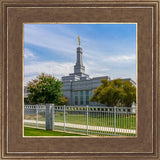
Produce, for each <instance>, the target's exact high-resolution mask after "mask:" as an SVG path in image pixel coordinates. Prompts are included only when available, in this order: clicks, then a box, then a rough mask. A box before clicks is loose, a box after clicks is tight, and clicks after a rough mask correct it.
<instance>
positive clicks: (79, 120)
mask: <svg viewBox="0 0 160 160" xmlns="http://www.w3.org/2000/svg"><path fill="white" fill-rule="evenodd" d="M65 119H66V121H65V122H66V123H74V124H84V125H86V122H87V118H86V115H84V114H74V112H73V113H71V112H70V113H68V114H66V115H65ZM55 122H64V116H63V114H62V113H56V114H55ZM88 125H90V126H105V127H114V115H112V114H110V115H105V114H102V113H97V114H89V116H88ZM116 128H123V129H136V116H135V115H129V114H128V115H127V114H126V115H125V114H121V115H117V116H116Z"/></svg>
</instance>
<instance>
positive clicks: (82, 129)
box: [24, 104, 136, 136]
mask: <svg viewBox="0 0 160 160" xmlns="http://www.w3.org/2000/svg"><path fill="white" fill-rule="evenodd" d="M24 126H30V127H36V128H44V129H51V130H61V131H64V132H74V133H79V134H86V135H92V136H136V108H133V107H99V106H54V105H52V104H48V105H25V106H24Z"/></svg>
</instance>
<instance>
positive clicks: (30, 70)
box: [24, 24, 136, 84]
mask: <svg viewBox="0 0 160 160" xmlns="http://www.w3.org/2000/svg"><path fill="white" fill-rule="evenodd" d="M78 36H80V37H81V47H82V49H83V64H84V65H85V67H86V71H85V72H86V73H87V74H89V75H90V77H96V76H106V75H107V76H109V77H110V78H111V79H115V78H132V79H133V80H134V81H136V24H25V25H24V83H25V84H26V83H27V82H28V81H30V80H32V79H33V78H35V77H36V76H37V75H39V74H41V72H45V73H48V74H52V75H54V76H55V77H56V78H58V79H60V78H61V77H62V76H67V75H68V74H69V73H73V67H74V65H75V63H76V48H77V47H78Z"/></svg>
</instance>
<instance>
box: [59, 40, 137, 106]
mask: <svg viewBox="0 0 160 160" xmlns="http://www.w3.org/2000/svg"><path fill="white" fill-rule="evenodd" d="M82 55H83V51H82V48H81V47H80V39H79V47H78V48H77V61H76V64H75V66H74V73H70V74H69V75H68V76H64V77H62V82H63V88H62V89H63V96H64V97H67V99H68V101H69V105H100V104H98V103H95V102H90V101H89V99H90V97H91V96H92V95H93V93H94V90H95V89H97V87H99V86H100V85H101V80H102V79H106V78H108V79H109V80H110V77H108V76H102V77H93V78H90V77H89V75H88V74H86V73H85V66H84V65H83V57H82ZM122 80H123V81H125V80H129V81H131V82H132V83H133V84H135V82H134V81H133V80H131V79H130V78H127V79H122Z"/></svg>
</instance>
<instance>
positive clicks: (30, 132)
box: [24, 127, 84, 136]
mask: <svg viewBox="0 0 160 160" xmlns="http://www.w3.org/2000/svg"><path fill="white" fill-rule="evenodd" d="M24 136H84V135H81V134H73V133H65V132H58V131H46V130H43V129H36V128H29V127H24Z"/></svg>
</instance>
